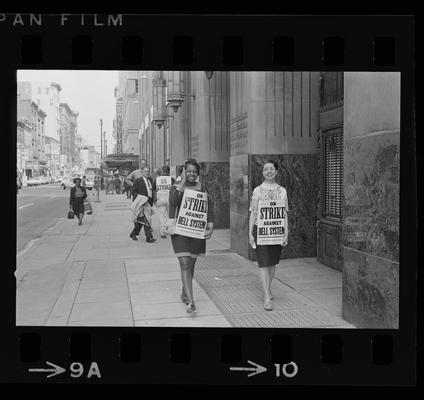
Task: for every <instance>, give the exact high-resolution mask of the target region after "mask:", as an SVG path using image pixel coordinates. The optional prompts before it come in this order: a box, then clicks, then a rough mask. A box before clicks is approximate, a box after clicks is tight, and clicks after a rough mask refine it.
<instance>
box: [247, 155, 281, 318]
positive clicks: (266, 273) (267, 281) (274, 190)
mask: <svg viewBox="0 0 424 400" xmlns="http://www.w3.org/2000/svg"><path fill="white" fill-rule="evenodd" d="M277 170H278V164H277V163H275V162H274V161H267V162H266V163H265V164H264V166H263V170H262V174H263V176H264V182H263V183H262V184H261V185H259V186H257V187H256V188H255V189H254V190H253V193H252V201H251V203H250V209H249V211H250V218H249V243H250V245H251V246H252V247H253V248H254V249H256V258H257V260H258V265H259V270H260V277H261V284H262V288H263V291H264V309H265V310H266V311H271V310H272V303H271V300H272V299H273V298H272V294H271V283H272V279H273V278H274V274H275V266H276V265H277V264H278V263H279V262H280V256H281V250H282V246H286V245H287V238H288V223H287V211H288V201H287V193H286V189H284V188H283V187H282V186H280V185H279V184H278V183H277V182H276V181H275V177H276V176H277ZM260 200H282V201H283V203H284V207H285V226H284V227H285V239H284V241H283V243H282V245H279V244H278V245H258V244H257V229H258V228H257V222H256V221H257V218H258V203H259V201H260Z"/></svg>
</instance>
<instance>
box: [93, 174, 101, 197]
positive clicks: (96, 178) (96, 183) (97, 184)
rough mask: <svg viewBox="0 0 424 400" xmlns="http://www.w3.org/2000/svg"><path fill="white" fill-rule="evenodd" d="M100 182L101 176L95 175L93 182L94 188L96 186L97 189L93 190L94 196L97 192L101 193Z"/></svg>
mask: <svg viewBox="0 0 424 400" xmlns="http://www.w3.org/2000/svg"><path fill="white" fill-rule="evenodd" d="M99 186H100V182H99V177H98V176H97V175H96V176H95V177H94V182H93V188H94V190H95V192H94V190H93V196H94V195H95V194H96V195H97V193H99V190H100V187H99Z"/></svg>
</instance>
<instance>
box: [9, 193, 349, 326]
mask: <svg viewBox="0 0 424 400" xmlns="http://www.w3.org/2000/svg"><path fill="white" fill-rule="evenodd" d="M67 195H69V191H65V190H63V189H60V187H58V186H56V187H45V188H43V187H39V188H33V189H31V188H28V190H27V192H26V193H25V190H24V191H22V192H21V195H20V196H21V197H20V198H19V199H18V207H23V206H27V207H25V208H21V210H19V212H20V211H22V215H20V217H19V220H20V224H21V225H20V226H21V227H20V228H19V227H18V235H20V236H21V237H22V232H19V231H20V230H21V231H22V229H23V228H22V227H25V226H29V227H31V226H34V228H31V232H32V236H30V235H29V233H30V232H28V233H27V234H26V235H25V236H24V237H25V238H26V239H25V240H27V241H28V240H30V239H31V238H35V237H37V236H38V240H36V241H35V242H33V243H32V245H31V246H28V248H27V249H25V250H24V251H22V252H21V253H20V254H19V255H18V257H17V270H16V274H15V275H16V278H17V299H16V300H17V301H16V324H17V325H19V326H29V325H33V326H190V327H292V328H293V327H301V328H308V327H310V328H317V327H322V328H354V326H352V325H350V324H348V323H346V321H344V320H343V319H342V318H341V295H342V290H341V289H342V287H341V286H342V282H341V273H340V272H339V271H336V270H334V269H332V268H329V267H326V266H324V265H322V264H320V263H319V262H317V261H316V259H315V258H312V257H311V258H298V259H287V260H281V261H280V265H279V266H278V268H277V271H276V276H275V279H274V281H273V284H272V291H273V295H274V298H275V299H274V301H273V304H274V310H273V311H271V312H268V311H264V309H263V298H262V291H261V286H260V281H259V272H258V268H257V264H256V263H254V262H251V261H249V260H246V259H245V258H243V257H241V256H240V255H238V254H237V253H236V252H235V251H234V250H232V249H231V248H230V230H229V229H217V230H215V231H214V233H213V235H212V238H211V239H209V240H208V242H207V254H206V257H200V258H199V260H198V262H197V264H196V270H195V275H194V282H193V287H194V295H195V299H196V304H197V307H198V312H197V314H196V315H189V314H187V313H186V306H185V305H184V304H183V303H182V302H181V301H180V298H179V296H180V293H181V277H180V268H179V265H178V261H177V258H176V257H175V255H174V253H173V250H172V245H171V241H170V239H169V238H167V239H161V238H160V237H159V235H158V233H157V232H158V221H157V219H156V215H155V216H154V217H153V228H154V231H155V236H156V238H157V239H158V240H157V242H156V243H146V241H145V239H144V235H143V234H141V235H140V237H139V240H138V241H133V240H131V239H130V238H129V232H130V230H131V228H132V226H131V221H130V216H131V211H130V205H131V200H129V199H127V198H126V197H125V196H124V195H109V196H107V195H105V194H104V193H102V195H101V202H100V203H96V202H95V201H94V196H90V197H92V200H91V201H92V205H93V215H90V216H88V215H87V216H85V217H84V223H83V225H81V226H78V224H77V222H76V220H68V219H66V218H65V216H66V212H67ZM53 196H57V197H53ZM31 203H34V204H33V205H28V204H31ZM46 203H47V204H46ZM31 207H34V208H33V209H32V210H33V213H34V214H35V215H37V216H36V217H35V216H34V217H33V218H34V220H32V218H31V213H27V211H30V210H31ZM53 208H54V211H53ZM25 210H27V211H25ZM24 212H25V214H24ZM64 214H65V215H64ZM37 219H38V220H39V222H38V223H37ZM41 221H42V223H43V227H41V226H40V223H41ZM37 224H38V227H37V229H36V228H35V225H37ZM43 229H45V230H44V231H43Z"/></svg>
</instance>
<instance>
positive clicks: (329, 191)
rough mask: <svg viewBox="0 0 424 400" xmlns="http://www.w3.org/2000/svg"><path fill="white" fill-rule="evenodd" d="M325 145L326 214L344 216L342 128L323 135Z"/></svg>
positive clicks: (337, 216) (336, 216)
mask: <svg viewBox="0 0 424 400" xmlns="http://www.w3.org/2000/svg"><path fill="white" fill-rule="evenodd" d="M323 142H324V143H323V145H324V174H325V178H324V180H325V187H324V214H325V215H326V216H329V217H334V218H342V216H343V208H342V207H343V133H342V128H335V129H329V130H328V131H325V132H324V134H323Z"/></svg>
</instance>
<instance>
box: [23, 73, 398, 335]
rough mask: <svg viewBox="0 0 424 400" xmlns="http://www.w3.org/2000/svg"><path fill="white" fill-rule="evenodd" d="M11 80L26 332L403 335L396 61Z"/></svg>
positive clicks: (35, 76)
mask: <svg viewBox="0 0 424 400" xmlns="http://www.w3.org/2000/svg"><path fill="white" fill-rule="evenodd" d="M16 78H17V108H16V109H17V121H16V124H17V125H16V129H17V134H16V138H17V143H16V163H17V165H16V186H17V188H16V191H17V203H16V210H17V220H16V232H17V249H16V251H17V256H16V271H15V276H16V325H17V326H40V327H44V326H56V327H65V326H86V327H97V326H100V327H112V326H114V327H190V328H191V327H195V328H196V327H199V328H206V327H221V328H328V329H341V328H344V329H398V328H399V194H400V183H399V180H400V179H399V176H400V175H399V171H400V134H401V133H400V109H401V97H400V89H401V86H400V82H401V74H400V73H399V72H362V71H361V72H358V71H355V72H349V71H343V72H337V71H327V72H319V71H313V72H309V71H236V70H234V71H157V70H156V71H136V70H131V71H124V70H119V71H118V70H107V71H106V70H41V69H40V70H35V69H27V70H23V69H21V70H18V71H17V75H16Z"/></svg>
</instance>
